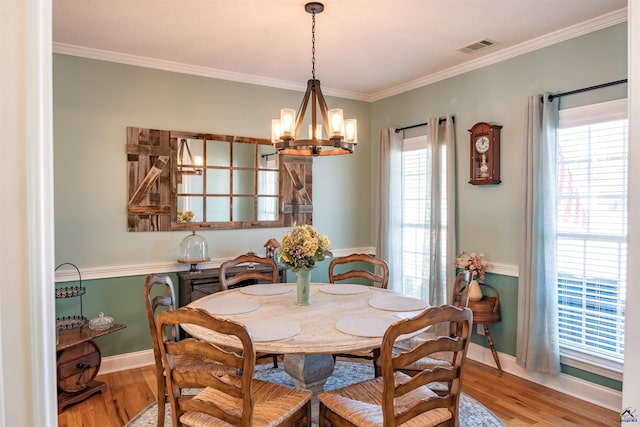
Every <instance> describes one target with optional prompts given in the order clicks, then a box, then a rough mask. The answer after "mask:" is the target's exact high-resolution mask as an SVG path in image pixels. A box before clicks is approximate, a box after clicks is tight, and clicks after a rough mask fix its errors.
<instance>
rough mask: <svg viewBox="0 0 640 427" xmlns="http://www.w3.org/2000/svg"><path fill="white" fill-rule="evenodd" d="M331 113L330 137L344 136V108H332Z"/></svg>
mask: <svg viewBox="0 0 640 427" xmlns="http://www.w3.org/2000/svg"><path fill="white" fill-rule="evenodd" d="M327 114H328V115H329V138H336V137H340V136H344V120H343V113H342V108H332V109H331V110H329V112H328V113H327Z"/></svg>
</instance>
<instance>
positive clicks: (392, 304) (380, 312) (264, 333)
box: [181, 283, 427, 396]
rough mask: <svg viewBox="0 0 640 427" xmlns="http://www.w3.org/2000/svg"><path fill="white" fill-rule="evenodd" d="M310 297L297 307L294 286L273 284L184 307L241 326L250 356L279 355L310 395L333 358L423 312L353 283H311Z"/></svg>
mask: <svg viewBox="0 0 640 427" xmlns="http://www.w3.org/2000/svg"><path fill="white" fill-rule="evenodd" d="M310 298H311V304H309V305H297V304H296V285H295V283H293V284H281V283H277V284H275V283H274V284H261V285H251V286H245V287H240V288H235V289H231V290H227V291H222V292H217V293H214V294H211V295H207V296H205V297H203V298H200V299H198V300H195V301H193V302H191V303H190V304H189V305H188V306H189V307H195V308H201V309H204V310H206V311H208V312H209V313H212V314H214V315H216V316H218V317H223V318H228V319H233V320H236V321H238V322H241V323H243V324H244V325H245V326H246V327H247V329H248V330H249V332H250V333H251V336H252V338H253V341H254V347H255V350H256V352H259V353H276V354H284V369H285V371H286V372H287V373H288V374H289V375H290V376H291V378H292V380H293V381H294V383H295V384H296V385H297V386H299V387H305V388H308V389H310V390H312V391H313V392H314V396H315V395H316V394H317V393H318V392H319V391H322V388H323V386H324V383H325V381H326V380H327V378H328V377H329V376H330V375H331V373H332V372H333V366H334V358H333V356H332V355H333V354H337V353H352V352H354V351H362V350H365V351H367V350H373V349H375V348H379V347H380V346H381V344H382V337H383V335H384V332H385V331H386V329H387V327H388V326H389V325H391V324H392V323H393V322H395V321H398V320H400V319H403V318H405V317H411V316H414V315H416V314H417V313H419V312H421V311H422V310H424V309H425V308H427V304H426V303H425V302H423V301H421V300H419V299H416V298H410V297H405V296H402V295H399V294H397V293H395V292H392V291H389V290H386V289H380V288H377V287H372V286H365V285H358V284H323V283H312V284H311V293H310ZM181 326H182V327H183V329H184V330H185V331H186V332H188V333H189V334H191V335H192V336H194V337H196V338H199V339H205V340H208V341H211V342H214V343H216V344H219V345H222V346H228V347H231V348H238V347H239V341H237V339H235V338H233V337H228V336H223V335H221V334H218V333H216V332H214V331H210V330H207V329H205V328H201V327H198V326H194V325H181ZM406 338H409V336H407V337H406Z"/></svg>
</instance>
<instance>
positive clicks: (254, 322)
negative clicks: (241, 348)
mask: <svg viewBox="0 0 640 427" xmlns="http://www.w3.org/2000/svg"><path fill="white" fill-rule="evenodd" d="M243 323H244V324H245V326H246V327H247V329H249V331H250V332H251V336H252V337H253V341H255V342H268V341H279V340H284V339H287V338H291V337H295V336H296V335H298V334H299V333H300V325H299V324H297V323H295V322H291V321H289V320H282V319H247V320H246V321H244V322H243Z"/></svg>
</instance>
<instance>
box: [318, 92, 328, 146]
mask: <svg viewBox="0 0 640 427" xmlns="http://www.w3.org/2000/svg"><path fill="white" fill-rule="evenodd" d="M316 94H317V96H318V105H320V112H321V113H322V124H323V125H324V129H325V132H326V133H327V138H330V135H329V107H328V106H327V101H326V100H325V99H324V95H323V94H322V89H321V88H320V80H316Z"/></svg>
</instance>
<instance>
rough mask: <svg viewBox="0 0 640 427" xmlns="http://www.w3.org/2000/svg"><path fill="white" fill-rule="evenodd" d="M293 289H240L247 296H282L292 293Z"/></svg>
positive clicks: (257, 287) (281, 287) (279, 286)
mask: <svg viewBox="0 0 640 427" xmlns="http://www.w3.org/2000/svg"><path fill="white" fill-rule="evenodd" d="M291 289H292V288H291V287H289V286H283V285H273V284H269V283H268V284H265V285H251V286H244V287H242V288H240V292H242V293H243V294H247V295H281V294H288V293H289V292H291Z"/></svg>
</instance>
